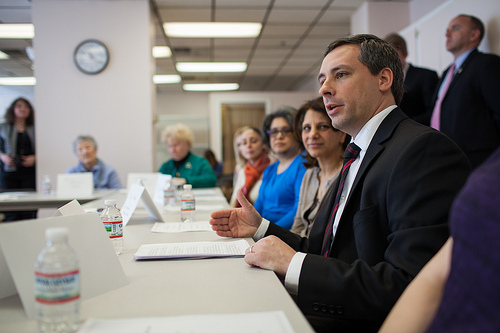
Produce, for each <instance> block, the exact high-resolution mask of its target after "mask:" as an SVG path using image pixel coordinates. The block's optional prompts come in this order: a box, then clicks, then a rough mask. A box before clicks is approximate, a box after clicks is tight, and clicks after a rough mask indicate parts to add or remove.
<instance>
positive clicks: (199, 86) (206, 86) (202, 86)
mask: <svg viewBox="0 0 500 333" xmlns="http://www.w3.org/2000/svg"><path fill="white" fill-rule="evenodd" d="M239 88H240V85H239V84H238V83H191V84H185V85H183V86H182V89H184V90H186V91H225V90H238V89H239Z"/></svg>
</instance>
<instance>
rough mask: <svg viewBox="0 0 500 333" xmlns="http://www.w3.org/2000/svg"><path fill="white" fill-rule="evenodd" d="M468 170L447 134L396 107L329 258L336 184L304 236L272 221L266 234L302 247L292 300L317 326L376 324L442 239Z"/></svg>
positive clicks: (359, 178) (339, 328)
mask: <svg viewBox="0 0 500 333" xmlns="http://www.w3.org/2000/svg"><path fill="white" fill-rule="evenodd" d="M469 172H470V166H469V163H468V161H467V158H466V157H465V155H464V154H463V152H462V151H461V150H460V149H459V148H458V147H457V146H456V145H455V144H454V143H453V142H452V141H451V140H450V139H449V138H447V137H446V136H445V135H444V134H442V133H440V132H438V131H435V130H434V129H431V128H430V127H427V126H424V125H421V124H418V123H416V122H415V121H413V120H411V119H409V118H408V117H407V116H406V115H405V114H404V113H403V112H402V111H401V109H399V108H396V109H395V110H393V111H392V112H391V113H390V114H389V115H388V116H387V117H386V118H385V119H384V121H383V122H382V123H381V125H380V127H379V128H378V130H377V132H376V133H375V136H374V137H373V139H372V141H371V143H370V146H369V147H368V149H367V151H366V155H365V157H364V159H363V162H362V164H361V166H360V168H359V171H358V174H357V175H356V179H355V180H354V183H353V186H352V188H351V192H350V195H349V198H348V201H347V202H346V205H345V209H344V212H343V214H342V217H341V220H340V223H339V226H338V229H337V233H336V235H335V240H334V242H333V245H332V249H331V251H330V257H329V258H324V257H322V256H321V254H320V253H321V246H322V243H323V236H324V231H325V228H326V225H327V223H328V218H329V216H330V214H331V210H332V206H333V201H334V196H335V193H336V190H334V191H332V192H331V194H330V195H329V196H328V197H327V198H325V204H324V205H323V206H322V208H321V209H320V211H319V212H318V215H317V216H316V219H315V222H314V226H313V228H312V230H311V234H310V236H309V240H307V239H305V238H300V237H299V236H297V235H295V234H292V233H291V232H289V231H288V230H285V229H283V228H280V227H278V226H276V225H274V224H272V223H271V224H270V226H269V229H268V232H267V234H274V235H276V236H278V237H280V238H281V239H282V240H284V241H285V242H286V243H288V244H289V245H290V246H292V247H293V248H294V249H295V250H297V251H303V252H307V253H308V255H307V256H306V258H305V260H304V263H303V266H302V271H301V274H300V279H299V290H298V295H297V300H296V301H297V303H298V305H299V307H300V308H301V310H302V311H303V312H304V314H306V315H307V316H308V318H309V320H310V321H311V323H313V324H314V325H316V326H315V329H316V330H318V331H322V330H323V329H326V330H329V331H331V332H333V331H334V332H336V333H337V332H344V331H346V332H358V331H359V332H370V331H376V330H377V329H378V328H379V326H380V325H381V323H382V321H383V320H384V319H385V317H386V315H387V314H388V312H389V310H390V309H391V308H392V306H393V305H394V303H395V302H396V300H397V299H398V297H399V296H400V294H401V292H402V291H403V289H404V288H405V287H406V286H407V284H408V283H409V282H410V281H411V280H412V278H413V277H414V276H415V275H416V274H417V273H418V272H419V270H420V269H421V268H422V267H423V266H424V264H425V263H426V262H427V261H428V260H429V259H430V258H431V257H432V256H433V255H434V254H435V253H436V252H437V251H438V250H439V248H440V247H441V246H442V245H443V244H444V242H445V240H446V239H447V237H448V226H447V220H448V210H449V208H450V205H451V203H452V201H453V198H454V197H455V195H456V194H457V193H458V191H459V189H460V188H461V187H462V185H463V184H464V182H465V180H466V177H467V175H468V173H469ZM337 186H338V184H337Z"/></svg>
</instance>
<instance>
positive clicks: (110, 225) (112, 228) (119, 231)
mask: <svg viewBox="0 0 500 333" xmlns="http://www.w3.org/2000/svg"><path fill="white" fill-rule="evenodd" d="M103 223H104V227H105V228H106V231H107V232H108V235H109V238H120V237H123V221H116V222H109V221H106V222H103Z"/></svg>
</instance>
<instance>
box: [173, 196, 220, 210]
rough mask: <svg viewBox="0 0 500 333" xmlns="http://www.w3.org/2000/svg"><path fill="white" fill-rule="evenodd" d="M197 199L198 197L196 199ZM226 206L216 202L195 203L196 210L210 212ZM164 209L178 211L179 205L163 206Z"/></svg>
mask: <svg viewBox="0 0 500 333" xmlns="http://www.w3.org/2000/svg"><path fill="white" fill-rule="evenodd" d="M196 200H198V199H196ZM225 208H227V206H224V205H220V204H217V205H198V204H197V205H196V210H208V211H212V212H215V211H217V210H221V209H225ZM163 209H164V210H167V211H169V212H180V211H181V207H180V206H165V207H164V208H163Z"/></svg>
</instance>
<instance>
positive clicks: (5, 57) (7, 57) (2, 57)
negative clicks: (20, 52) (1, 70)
mask: <svg viewBox="0 0 500 333" xmlns="http://www.w3.org/2000/svg"><path fill="white" fill-rule="evenodd" d="M9 58H10V57H9V55H8V54H7V53H3V52H2V51H0V59H9Z"/></svg>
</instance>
